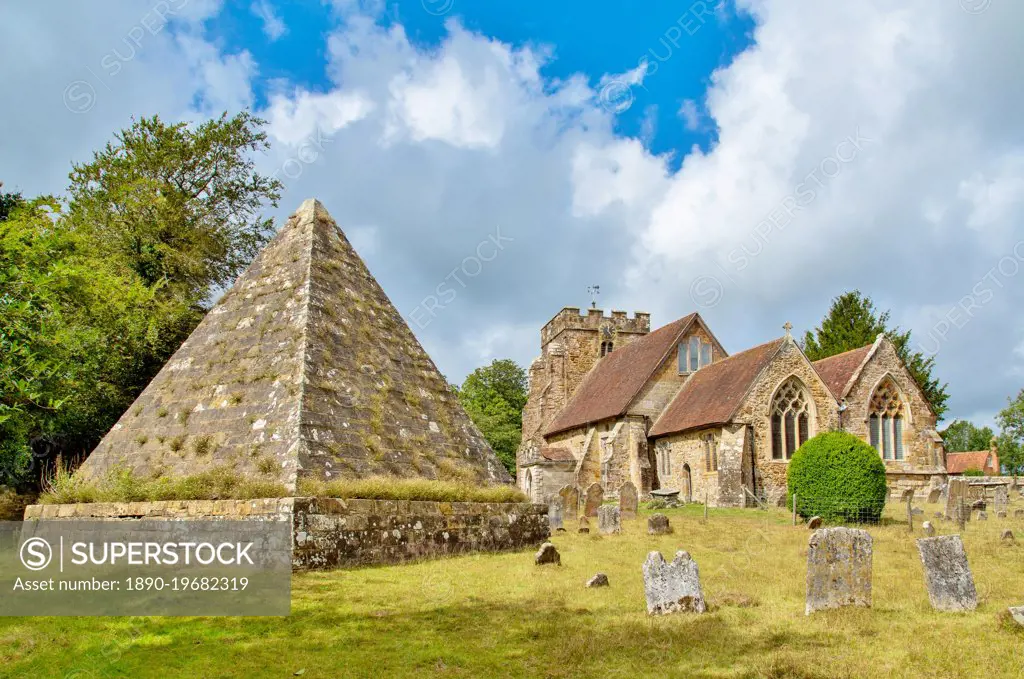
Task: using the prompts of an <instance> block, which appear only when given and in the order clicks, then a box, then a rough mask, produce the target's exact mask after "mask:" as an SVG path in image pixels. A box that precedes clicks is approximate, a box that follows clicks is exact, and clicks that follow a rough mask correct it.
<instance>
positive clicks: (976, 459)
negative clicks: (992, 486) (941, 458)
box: [946, 450, 996, 474]
mask: <svg viewBox="0 0 1024 679" xmlns="http://www.w3.org/2000/svg"><path fill="white" fill-rule="evenodd" d="M989 455H992V451H991V450H974V451H970V452H967V453H947V454H946V471H947V472H949V473H950V474H963V473H964V472H965V471H967V470H968V469H977V470H978V471H985V469H986V463H987V462H988V458H989ZM992 464H993V466H995V465H996V461H995V459H993V460H992Z"/></svg>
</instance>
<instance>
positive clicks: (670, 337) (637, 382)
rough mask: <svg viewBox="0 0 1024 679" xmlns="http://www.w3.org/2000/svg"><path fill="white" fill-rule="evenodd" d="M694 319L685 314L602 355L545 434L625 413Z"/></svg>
mask: <svg viewBox="0 0 1024 679" xmlns="http://www.w3.org/2000/svg"><path fill="white" fill-rule="evenodd" d="M696 318H697V314H689V315H688V316H684V317H682V318H680V319H679V320H677V321H673V322H671V323H669V324H668V325H664V326H662V327H660V328H658V329H657V330H655V331H654V332H652V333H650V334H649V335H645V336H643V337H641V338H639V339H637V340H634V341H633V342H631V343H629V344H627V345H626V346H624V347H622V348H621V349H616V350H615V351H613V352H612V353H610V354H608V355H607V356H605V357H604V358H602V359H601V360H600V361H599V362H598V364H597V365H596V366H594V368H593V369H592V370H591V371H590V373H589V374H588V375H587V376H586V377H585V378H584V379H583V382H582V383H581V384H580V386H579V388H577V390H576V393H575V394H573V397H572V398H571V399H570V400H569V403H568V404H567V405H566V406H565V408H563V409H562V412H560V413H559V414H558V416H557V417H556V418H555V419H554V421H553V422H552V423H551V425H550V426H549V427H548V429H547V431H546V432H545V433H544V435H545V436H550V435H551V434H557V433H558V432H561V431H565V430H567V429H573V428H575V427H582V426H585V425H587V424H590V423H592V422H599V421H600V420H606V419H608V418H611V417H618V416H619V415H622V414H623V413H625V412H626V408H628V407H629V404H630V402H631V401H632V400H633V398H634V397H635V396H636V395H637V393H639V391H640V390H641V389H642V388H643V386H644V385H645V384H647V381H648V380H649V379H650V378H651V375H653V374H654V371H655V370H657V369H658V366H660V365H661V363H662V361H664V359H665V357H666V356H667V355H668V354H669V353H670V352H673V351H675V347H676V345H677V344H678V342H679V338H680V336H681V335H682V334H683V333H684V332H685V331H686V330H687V329H688V328H689V327H690V325H691V324H692V323H693V321H694V319H696Z"/></svg>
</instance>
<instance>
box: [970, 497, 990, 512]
mask: <svg viewBox="0 0 1024 679" xmlns="http://www.w3.org/2000/svg"><path fill="white" fill-rule="evenodd" d="M987 507H988V505H987V504H986V502H985V501H984V500H975V501H974V502H972V503H971V509H977V510H979V511H982V512H983V511H985V509H987Z"/></svg>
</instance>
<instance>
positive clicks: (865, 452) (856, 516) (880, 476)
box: [786, 431, 887, 523]
mask: <svg viewBox="0 0 1024 679" xmlns="http://www.w3.org/2000/svg"><path fill="white" fill-rule="evenodd" d="M786 477H787V478H786V480H787V489H786V505H787V506H788V507H790V508H792V506H793V504H792V502H793V494H794V493H796V495H797V513H798V514H800V515H801V516H803V517H804V518H807V517H811V516H820V517H821V518H822V519H824V520H826V521H854V522H871V523H877V522H878V520H879V518H880V517H881V515H882V509H883V508H884V506H885V498H886V493H887V490H886V486H885V464H884V463H883V462H882V459H881V458H880V457H879V456H878V451H877V450H875V449H874V448H873V447H872V446H870V445H868V444H867V443H865V442H864V441H862V440H860V439H859V438H857V437H856V436H854V435H853V434H848V433H846V432H841V431H831V432H826V433H824V434H818V435H817V436H815V437H814V438H812V439H811V440H810V441H808V442H807V443H805V444H804V445H802V446H800V448H799V449H798V450H797V451H796V453H794V454H793V458H792V459H791V460H790V461H789V469H788V471H787V473H786Z"/></svg>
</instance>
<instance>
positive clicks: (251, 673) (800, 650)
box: [0, 506, 1024, 679]
mask: <svg viewBox="0 0 1024 679" xmlns="http://www.w3.org/2000/svg"><path fill="white" fill-rule="evenodd" d="M936 509H937V507H935V506H926V513H925V515H924V516H918V517H915V521H916V522H917V527H918V531H917V536H918V537H920V535H921V531H920V523H921V521H923V520H925V519H929V518H930V517H931V516H932V514H933V513H934V511H935V510H936ZM665 513H666V514H668V515H669V516H670V517H671V519H672V523H673V526H674V527H675V534H674V535H670V536H659V537H652V536H648V535H647V534H646V521H645V520H644V519H641V520H640V521H636V522H625V523H626V524H627V525H625V526H624V534H623V535H620V536H609V537H601V536H598V535H579V534H576V533H574V532H573V533H558V534H556V535H555V537H554V539H553V542H555V544H556V545H557V546H558V548H559V550H560V551H561V553H562V566H561V567H553V566H546V567H537V566H534V565H533V554H532V553H531V552H521V553H510V554H498V555H478V556H467V557H459V558H452V559H447V560H442V561H432V562H425V563H418V564H412V565H405V566H394V567H386V568H366V569H361V570H354V571H335V572H329V573H305V574H299V575H296V577H295V579H294V582H293V603H292V615H291V616H290V617H288V618H0V675H2V676H5V677H6V676H10V677H75V678H76V679H89V678H92V677H132V678H136V677H179V676H180V677H291V676H293V675H294V673H296V672H297V671H299V670H304V672H303V673H302V675H301V676H303V677H305V678H307V679H313V678H321V677H405V676H416V677H502V678H505V677H578V676H592V677H780V678H782V677H851V678H858V679H859V678H862V677H943V678H945V677H1021V676H1024V653H1022V648H1024V629H1017V628H1015V627H1014V625H1013V623H1012V622H1011V621H1009V620H1008V616H1006V615H1005V614H1004V611H1005V609H1006V608H1007V606H1011V605H1021V604H1024V519H1012V518H1011V519H1005V520H1000V519H996V518H990V519H989V520H988V521H987V522H977V521H974V522H971V523H970V524H969V525H968V527H967V531H966V535H965V544H966V547H967V554H968V558H969V559H970V562H971V567H972V569H973V571H974V577H975V581H976V584H977V587H978V592H979V596H980V599H981V605H980V606H979V608H978V610H977V611H976V612H975V613H971V614H949V613H946V614H942V613H937V612H933V611H932V610H931V608H930V606H929V604H928V597H927V594H926V592H925V589H924V583H923V578H922V574H921V565H920V561H919V559H918V555H917V549H916V547H915V545H914V542H913V539H912V538H911V537H910V536H909V535H908V534H907V531H906V524H904V523H899V522H898V521H899V519H896V518H895V512H894V514H893V518H892V519H890V520H889V522H888V525H883V526H877V527H871V528H870V529H869V531H870V532H871V534H872V536H873V537H874V608H872V609H842V610H838V611H832V612H827V613H818V614H815V615H813V616H811V617H806V616H805V615H804V576H805V572H806V553H807V552H806V550H807V538H808V535H809V532H808V531H807V530H806V529H805V528H802V527H797V528H794V527H793V526H791V525H789V517H788V516H787V515H786V514H785V513H784V512H783V511H781V510H772V511H770V512H762V511H757V510H711V511H710V516H709V519H708V521H707V522H706V523H705V522H704V521H703V520H702V518H703V512H702V508H701V507H698V506H691V507H687V508H685V509H679V510H669V511H667V512H665ZM1011 516H1012V509H1011ZM593 523H594V524H596V522H593ZM937 526H938V528H939V532H940V533H946V532H953V530H954V525H953V524H951V523H948V522H947V523H938V524H937ZM1005 527H1010V528H1012V529H1014V530H1015V531H1016V532H1017V533H1018V539H1019V540H1020V541H1021V543H1020V544H1018V545H1007V544H1003V543H1000V541H999V533H1000V530H1001V529H1002V528H1005ZM680 548H684V549H686V550H688V551H689V552H690V553H691V554H692V555H693V557H694V559H696V561H697V563H698V564H699V566H700V572H701V578H702V581H703V586H704V593H705V597H706V598H707V600H708V603H709V605H710V606H711V611H710V612H709V613H708V614H706V615H689V614H681V615H672V616H665V617H659V618H649V617H648V616H647V615H646V609H645V604H644V594H643V582H642V579H641V572H640V565H641V563H642V562H643V560H644V558H645V557H646V555H647V552H649V551H651V550H661V552H662V553H663V554H664V555H665V556H666V558H669V559H671V557H672V554H674V552H675V551H676V550H677V549H680ZM598 571H603V572H604V573H607V575H608V577H609V579H610V581H611V587H609V588H604V589H594V590H588V589H586V588H584V586H583V585H584V583H585V582H586V580H587V579H588V578H590V577H591V576H592V575H593V574H594V573H596V572H598Z"/></svg>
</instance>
